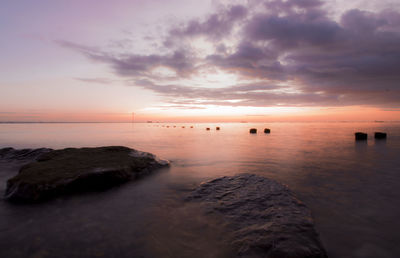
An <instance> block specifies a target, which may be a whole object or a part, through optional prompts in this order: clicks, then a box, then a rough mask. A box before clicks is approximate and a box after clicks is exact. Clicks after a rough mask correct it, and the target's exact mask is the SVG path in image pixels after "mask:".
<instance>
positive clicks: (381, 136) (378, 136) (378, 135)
mask: <svg viewBox="0 0 400 258" xmlns="http://www.w3.org/2000/svg"><path fill="white" fill-rule="evenodd" d="M386 136H387V135H386V133H382V132H375V139H386Z"/></svg>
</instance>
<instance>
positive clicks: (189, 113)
mask: <svg viewBox="0 0 400 258" xmlns="http://www.w3.org/2000/svg"><path fill="white" fill-rule="evenodd" d="M274 109H275V110H274ZM218 110H219V109H218V108H217V107H216V108H214V109H210V110H191V109H187V110H178V111H176V110H175V111H174V112H172V111H169V110H164V111H162V112H156V111H155V110H142V111H141V110H139V111H136V112H135V122H147V121H152V122H243V121H245V122H323V121H375V120H378V121H400V110H383V109H378V108H372V107H359V106H357V107H335V108H321V107H319V108H293V107H292V108H282V107H279V108H269V109H265V110H266V112H262V110H261V111H260V110H258V111H257V109H255V108H249V109H240V108H234V107H229V108H221V109H220V110H221V111H220V112H219V111H218ZM199 111H200V112H199ZM228 111H229V112H228ZM236 111H237V112H236ZM246 111H249V112H246ZM250 111H252V112H250ZM0 122H125V123H127V122H132V112H119V113H105V112H103V113H96V112H74V113H63V112H43V113H41V112H36V113H35V112H15V113H14V112H13V113H11V112H10V113H6V112H5V113H2V114H0Z"/></svg>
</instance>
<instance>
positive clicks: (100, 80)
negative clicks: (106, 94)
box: [75, 78, 113, 84]
mask: <svg viewBox="0 0 400 258" xmlns="http://www.w3.org/2000/svg"><path fill="white" fill-rule="evenodd" d="M75 80H78V81H82V82H88V83H97V84H111V83H112V82H113V80H111V79H108V78H75Z"/></svg>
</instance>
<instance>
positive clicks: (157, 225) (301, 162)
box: [0, 123, 400, 258]
mask: <svg viewBox="0 0 400 258" xmlns="http://www.w3.org/2000/svg"><path fill="white" fill-rule="evenodd" d="M166 126H167V124H165V125H164V124H160V125H159V127H157V126H150V127H149V125H147V124H134V125H132V124H59V125H58V124H50V125H46V124H33V125H0V144H1V145H2V147H5V146H13V147H17V148H22V147H52V148H62V147H71V146H76V147H80V146H103V145H125V146H129V147H133V148H136V149H139V150H145V151H149V152H153V153H155V154H157V155H159V156H161V157H163V158H167V159H169V160H171V161H172V166H171V169H170V171H169V172H166V173H157V174H155V175H154V176H151V177H149V178H146V179H144V180H141V181H140V182H137V183H132V184H127V185H125V186H122V187H120V188H116V189H112V190H111V191H107V192H105V193H101V194H88V195H84V196H79V198H74V197H70V198H62V199H59V200H55V201H52V202H50V203H47V204H43V205H42V206H40V207H39V208H38V207H15V206H10V205H6V204H4V203H1V204H0V230H1V235H0V243H1V245H2V246H0V247H1V249H0V250H3V251H0V253H1V252H3V253H4V252H5V251H4V250H8V251H7V255H6V256H3V255H2V257H21V256H24V255H26V254H28V253H32V254H35V255H42V256H43V255H45V254H46V253H47V254H50V256H51V254H55V253H57V252H58V253H59V252H61V251H62V252H64V257H67V256H77V257H79V255H81V256H82V257H83V256H85V255H86V256H96V255H97V256H101V255H103V256H118V257H132V256H142V257H166V256H167V257H174V256H175V257H177V256H179V257H189V256H190V257H204V256H207V254H213V255H214V256H215V257H232V255H231V254H229V247H228V246H226V243H225V242H224V232H221V231H223V230H222V229H221V228H218V221H212V220H210V219H209V218H208V217H204V216H202V215H201V212H200V211H198V210H197V208H196V207H190V206H187V205H186V204H185V203H184V202H182V199H183V197H184V196H185V193H187V191H189V190H190V189H192V188H193V187H194V186H196V185H197V184H198V183H200V182H202V181H204V180H207V179H210V178H213V177H217V176H223V175H233V174H237V173H243V172H248V173H256V174H259V175H263V176H268V177H271V178H274V179H276V180H279V181H281V182H283V183H285V184H287V185H289V187H290V188H291V189H293V190H294V191H295V192H296V193H297V194H298V195H299V197H300V198H301V199H302V200H303V201H304V202H305V203H306V204H307V205H308V206H309V207H310V208H311V209H312V211H313V214H314V217H315V220H316V223H317V228H318V230H319V231H320V233H321V237H322V240H323V242H324V244H325V246H326V248H327V249H328V253H329V255H330V257H340V258H343V257H400V246H399V245H398V244H397V243H398V242H400V236H399V234H398V232H399V231H400V225H399V223H397V220H398V217H399V216H400V211H399V208H398V207H397V205H395V204H397V202H398V200H399V199H400V180H399V177H400V171H399V168H400V159H398V153H400V137H399V136H400V130H399V129H400V125H399V124H389V123H384V124H381V123H270V124H251V123H247V124H223V130H221V131H219V132H217V131H216V130H210V131H206V130H205V128H207V127H209V128H216V126H221V124H196V125H194V128H193V129H190V128H188V126H187V124H186V125H185V126H186V128H181V126H184V124H177V125H176V126H177V127H178V128H179V130H178V128H175V129H174V128H171V127H172V126H170V128H167V127H166ZM250 128H257V129H258V130H257V131H258V134H254V135H252V134H250V133H249V129H250ZM264 128H271V134H264V133H263V129H264ZM355 131H364V132H367V133H368V134H369V135H372V134H373V132H375V131H384V132H388V135H390V138H388V139H387V140H386V141H385V140H379V141H378V140H368V141H357V142H355V141H354V132H355ZM327 135H329V137H326V136H327ZM0 178H1V180H3V181H2V182H0V183H1V184H2V185H4V184H5V181H4V180H5V178H7V177H6V176H1V177H0ZM32 239H33V240H32ZM21 243H22V244H21ZM6 247H7V248H6ZM77 248H79V250H78V249H77ZM59 256H60V255H59Z"/></svg>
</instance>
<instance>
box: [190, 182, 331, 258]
mask: <svg viewBox="0 0 400 258" xmlns="http://www.w3.org/2000/svg"><path fill="white" fill-rule="evenodd" d="M187 200H188V201H192V202H193V201H195V202H200V203H201V204H202V205H204V209H205V212H206V213H207V214H210V213H211V214H216V215H217V216H222V218H223V219H224V221H225V222H226V224H227V225H226V226H227V229H228V231H230V233H231V237H228V238H230V239H229V240H228V241H230V243H231V244H232V246H233V248H234V249H235V250H236V251H237V254H238V256H239V257H267V258H278V257H279V258H281V257H282V258H323V257H324V258H325V257H327V254H326V251H325V250H324V248H323V246H322V244H321V242H320V240H319V236H318V233H317V232H316V230H315V229H314V224H313V219H312V217H311V212H310V210H309V209H308V208H307V207H306V206H305V205H304V204H303V203H302V202H301V201H299V200H298V199H297V198H296V196H295V195H294V194H293V193H292V192H291V191H290V190H289V189H288V188H287V187H286V186H284V185H282V184H280V183H278V182H276V181H274V180H270V179H267V178H264V177H260V176H256V175H251V174H241V175H237V176H232V177H221V178H217V179H215V180H212V181H209V182H207V183H204V184H202V185H200V186H199V187H198V188H197V189H196V190H194V191H193V192H192V193H191V194H190V195H189V197H188V198H187Z"/></svg>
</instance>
